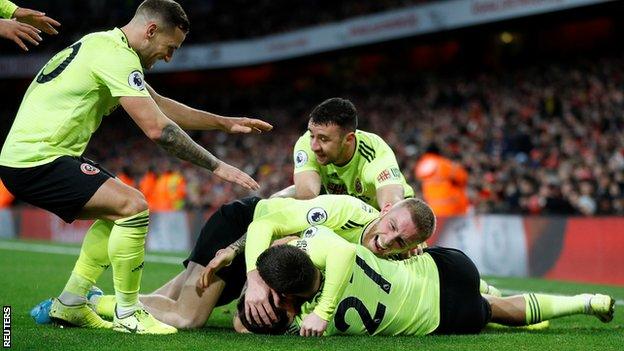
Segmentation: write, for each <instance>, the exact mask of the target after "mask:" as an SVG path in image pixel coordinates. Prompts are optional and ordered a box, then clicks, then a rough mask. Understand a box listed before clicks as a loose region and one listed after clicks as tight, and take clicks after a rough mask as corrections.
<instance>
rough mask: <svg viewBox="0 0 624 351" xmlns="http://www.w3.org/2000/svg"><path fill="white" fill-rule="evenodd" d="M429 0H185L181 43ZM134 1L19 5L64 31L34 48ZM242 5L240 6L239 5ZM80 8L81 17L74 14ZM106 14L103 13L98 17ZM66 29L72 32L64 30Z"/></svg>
mask: <svg viewBox="0 0 624 351" xmlns="http://www.w3.org/2000/svg"><path fill="white" fill-rule="evenodd" d="M428 1H432V0H379V1H356V0H348V1H339V2H336V1H329V0H304V1H298V2H297V6H292V2H291V1H287V0H259V1H254V2H253V6H250V5H249V2H248V1H245V0H227V1H225V0H186V1H181V2H180V3H181V4H182V5H183V6H184V8H187V9H192V11H191V10H189V11H188V15H189V20H190V22H191V31H190V33H189V36H188V38H187V39H186V44H188V43H205V42H217V41H228V40H238V39H249V38H254V37H261V36H265V35H269V34H277V33H283V32H286V31H290V30H295V29H300V28H302V27H308V26H314V25H319V24H325V23H330V22H336V21H340V20H344V19H347V18H351V17H355V16H361V15H367V14H372V13H376V12H381V11H386V10H391V9H394V8H401V7H405V6H410V5H414V4H418V3H423V2H428ZM140 2H141V1H139V0H108V1H100V0H50V1H45V2H42V1H37V0H20V1H19V2H18V4H19V6H21V7H26V8H33V9H37V10H40V11H43V12H46V14H48V15H49V16H51V17H53V18H54V19H56V20H58V21H59V22H61V23H62V28H63V29H62V30H63V33H64V34H65V35H64V36H63V37H62V38H60V39H59V40H55V41H54V42H52V41H48V42H46V45H42V47H41V48H37V49H38V50H45V51H55V50H58V49H62V48H63V47H65V46H67V45H68V44H70V43H73V42H74V41H76V40H78V39H80V38H81V37H82V36H83V35H85V34H87V33H90V32H93V31H94V30H105V29H109V28H112V27H114V26H116V25H119V23H125V22H127V21H128V20H129V19H130V18H129V14H131V13H133V12H134V10H135V8H136V6H137V5H138V4H139V3H140ZM242 8H245V11H240V9H242ZM76 13H80V14H81V15H80V16H76V15H75V14H76ZM103 13H106V16H102V14H103ZM70 33H71V35H69V34H70ZM4 49H6V50H7V51H9V50H10V52H18V50H17V49H16V48H14V45H11V43H8V42H0V51H5V50H4Z"/></svg>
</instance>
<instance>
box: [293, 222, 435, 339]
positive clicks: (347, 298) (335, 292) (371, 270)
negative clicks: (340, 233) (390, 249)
mask: <svg viewBox="0 0 624 351" xmlns="http://www.w3.org/2000/svg"><path fill="white" fill-rule="evenodd" d="M289 244H290V245H295V246H297V247H299V248H301V249H303V250H304V251H306V252H307V253H308V255H309V256H310V258H311V259H312V262H313V263H314V265H315V266H316V267H317V268H318V269H319V270H321V271H322V272H324V275H325V282H324V285H323V287H322V289H321V292H320V293H319V294H317V296H316V297H315V298H314V299H313V301H312V302H309V303H306V304H304V306H303V307H302V315H300V316H298V317H297V318H296V320H295V324H298V325H300V323H301V321H302V319H303V318H304V317H305V315H306V314H307V313H310V312H312V311H313V312H314V313H316V314H317V315H319V317H321V318H324V319H326V320H329V324H328V328H327V330H326V331H325V334H324V335H336V334H351V335H427V334H429V333H431V332H433V331H434V330H435V329H436V328H437V327H438V325H439V324H440V302H439V300H440V281H439V275H438V268H437V266H436V264H435V262H434V260H433V258H432V257H431V256H430V255H429V254H428V253H425V254H423V255H420V256H415V257H412V258H410V259H407V260H403V261H388V260H384V259H381V258H378V257H376V256H375V255H374V254H373V253H372V252H370V251H369V250H368V249H366V248H365V247H363V246H360V245H353V244H350V243H347V242H345V241H344V240H342V239H340V238H339V237H337V236H336V235H335V234H334V233H332V232H331V231H330V230H329V229H327V228H323V227H321V226H317V227H316V228H315V230H314V232H313V233H308V234H307V235H306V236H305V237H303V238H301V239H298V240H295V241H291V242H290V243H289ZM351 247H352V248H351ZM350 248H351V249H350ZM350 251H354V255H351V256H350V257H351V261H350V262H349V263H348V264H347V263H345V261H344V259H342V260H341V259H340V258H337V257H334V256H335V255H336V254H338V253H339V254H340V255H341V256H345V254H344V252H350ZM347 256H348V255H347ZM336 285H340V286H338V287H336ZM324 295H325V296H324ZM327 310H329V311H331V312H332V313H331V318H325V316H326V314H325V313H324V312H325V311H327Z"/></svg>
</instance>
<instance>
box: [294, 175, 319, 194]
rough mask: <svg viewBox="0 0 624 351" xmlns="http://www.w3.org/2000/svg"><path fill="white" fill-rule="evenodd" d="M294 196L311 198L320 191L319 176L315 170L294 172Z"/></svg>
mask: <svg viewBox="0 0 624 351" xmlns="http://www.w3.org/2000/svg"><path fill="white" fill-rule="evenodd" d="M294 180H295V198H296V199H300V200H307V199H313V198H315V197H317V196H318V195H319V194H320V193H321V176H320V175H319V174H318V173H317V172H316V171H304V172H299V173H295V175H294Z"/></svg>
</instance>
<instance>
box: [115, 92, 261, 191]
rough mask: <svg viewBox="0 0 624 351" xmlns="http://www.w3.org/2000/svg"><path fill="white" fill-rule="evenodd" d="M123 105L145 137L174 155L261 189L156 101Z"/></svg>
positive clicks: (136, 99)
mask: <svg viewBox="0 0 624 351" xmlns="http://www.w3.org/2000/svg"><path fill="white" fill-rule="evenodd" d="M119 102H120V103H121V106H123V108H124V110H126V112H128V114H129V115H130V117H131V118H132V119H133V120H134V121H135V122H136V124H137V125H138V126H139V127H140V128H141V130H143V132H144V133H145V135H147V136H148V137H149V138H150V139H151V140H153V141H154V142H155V143H157V144H158V145H160V146H161V147H162V148H163V149H165V150H166V151H167V152H168V153H170V154H171V155H173V156H176V157H178V158H180V159H182V160H185V161H189V162H191V163H193V164H195V165H198V166H200V167H203V168H206V169H208V170H210V171H212V172H214V174H215V175H217V176H218V177H220V178H222V179H224V180H227V181H229V182H233V183H237V184H239V185H241V186H243V187H245V188H247V189H251V190H257V189H258V188H259V187H260V186H259V185H258V183H256V182H255V181H254V180H253V179H252V178H251V177H250V176H248V175H247V174H246V173H244V172H242V171H241V170H239V169H238V168H236V167H233V166H230V165H229V164H227V163H225V162H223V161H221V160H219V159H218V158H216V157H215V156H214V155H213V154H211V153H210V152H208V151H207V150H206V149H204V148H203V147H201V146H200V145H199V144H197V143H196V142H195V141H193V139H191V137H190V136H189V135H188V134H186V132H184V131H183V130H182V129H181V128H180V127H179V126H178V125H177V124H176V123H175V122H173V121H172V120H170V119H169V118H167V116H165V115H164V114H163V113H162V111H161V110H160V109H159V108H158V106H157V105H156V103H155V102H154V100H153V99H152V98H150V97H129V96H124V97H121V98H120V99H119Z"/></svg>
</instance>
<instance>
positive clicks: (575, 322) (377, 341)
mask: <svg viewBox="0 0 624 351" xmlns="http://www.w3.org/2000/svg"><path fill="white" fill-rule="evenodd" d="M37 244H38V245H35V246H33V245H32V244H30V243H26V244H25V243H23V242H19V241H7V240H0V277H1V279H2V282H1V283H0V303H1V304H2V305H11V307H12V321H11V322H12V323H11V327H12V334H11V335H12V348H13V349H16V350H93V349H97V350H116V351H121V350H146V351H147V350H150V351H151V350H255V351H262V350H340V351H343V350H371V351H372V350H454V351H456V350H500V351H504V350H510V351H511V350H513V351H516V350H624V311H623V310H624V306H622V301H623V300H624V287H612V286H600V285H588V284H575V283H567V282H554V281H547V280H541V279H517V278H497V277H490V278H489V282H490V283H491V284H493V285H495V286H497V287H499V288H501V289H504V290H507V291H538V292H547V293H557V294H576V293H582V292H600V293H606V294H610V295H611V296H613V297H615V298H616V299H617V300H618V304H617V305H616V313H615V319H614V320H613V321H612V322H611V323H609V324H603V323H601V322H599V321H598V320H597V319H596V318H593V317H591V318H590V317H586V316H574V317H566V318H563V319H558V320H554V321H551V324H550V328H549V329H547V330H542V331H524V330H516V329H505V330H489V329H488V330H486V331H484V332H483V333H482V334H480V335H474V336H427V337H367V336H342V337H326V338H316V339H306V338H300V337H295V336H277V337H276V336H274V337H269V336H256V335H238V334H236V333H234V332H233V330H231V322H230V321H231V317H232V310H231V307H230V306H226V307H225V308H220V309H218V310H216V311H215V312H214V313H213V315H212V316H211V318H210V320H209V322H208V326H207V327H206V328H203V329H201V330H196V331H181V332H179V333H178V334H175V335H171V336H138V335H127V334H120V333H115V332H112V331H94V330H82V329H76V328H65V329H60V328H57V327H53V326H49V325H45V326H41V325H36V324H35V323H34V321H33V320H32V319H31V318H30V316H29V315H28V312H29V310H30V308H31V307H32V306H34V305H35V304H36V303H38V302H39V301H41V300H43V299H45V298H48V297H50V296H53V295H56V294H58V293H59V292H60V291H61V289H62V288H63V286H64V284H65V281H66V279H67V277H68V275H69V273H70V271H71V269H72V267H73V264H74V261H75V259H76V257H77V254H75V251H76V250H77V247H76V246H71V245H65V246H63V245H58V244H55V245H52V246H48V244H45V243H37ZM15 246H19V247H18V248H17V249H16V247H15ZM33 247H36V248H37V249H36V250H32V248H33ZM48 247H49V248H51V249H50V250H49V251H48V250H47V248H48ZM37 250H39V251H46V252H33V251H37ZM50 251H54V252H55V253H50ZM64 251H70V252H64ZM155 256H157V257H160V258H162V259H170V257H169V256H171V255H158V254H150V257H155ZM165 256H166V257H165ZM178 256H179V257H183V255H178ZM162 259H161V260H162ZM154 261H155V260H153V259H150V260H147V262H146V265H145V272H144V274H143V284H142V287H141V288H142V291H144V292H149V291H152V290H153V289H155V288H157V287H159V286H160V285H161V284H162V283H164V282H166V281H167V280H168V279H169V278H171V277H173V276H174V275H175V274H177V273H178V272H179V271H180V270H181V266H180V265H177V264H172V263H156V262H154ZM579 264H582V262H579ZM98 286H100V287H101V288H102V289H104V291H105V292H111V291H112V278H111V273H110V271H107V272H106V273H105V274H104V275H103V276H102V278H101V279H100V281H99V283H98Z"/></svg>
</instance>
